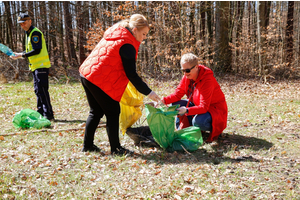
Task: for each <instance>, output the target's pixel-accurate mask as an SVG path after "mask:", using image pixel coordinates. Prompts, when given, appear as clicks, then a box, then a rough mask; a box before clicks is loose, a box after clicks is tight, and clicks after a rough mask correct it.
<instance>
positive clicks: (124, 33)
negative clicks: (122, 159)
mask: <svg viewBox="0 0 300 200" xmlns="http://www.w3.org/2000/svg"><path fill="white" fill-rule="evenodd" d="M148 32H149V25H148V22H147V20H146V18H145V17H144V16H143V15H140V14H134V15H132V16H131V17H130V19H128V20H123V21H121V22H119V23H117V24H115V25H113V26H112V27H110V28H109V29H108V30H107V31H106V32H105V33H104V36H103V38H102V39H101V41H100V42H99V43H98V44H97V46H96V47H95V49H94V50H93V51H92V52H91V54H90V55H89V56H88V58H87V59H86V60H85V61H84V62H83V63H82V65H81V66H80V69H79V72H80V75H81V83H82V85H83V88H84V90H85V92H86V96H87V100H88V103H89V106H90V113H89V116H88V119H87V122H86V128H85V135H84V142H83V148H82V151H83V152H86V151H95V152H99V151H101V150H100V149H99V148H98V147H97V146H96V145H95V144H94V135H95V131H96V129H97V126H98V124H99V122H100V119H101V118H102V117H103V116H104V115H105V116H106V131H107V134H108V139H109V142H110V148H111V154H116V155H125V154H132V153H133V152H131V151H129V150H128V149H125V148H123V147H122V146H121V145H120V141H119V115H120V104H119V102H120V100H121V97H122V95H123V93H124V91H125V89H126V86H127V84H128V82H129V81H130V82H131V83H132V84H133V85H134V86H135V87H136V89H137V90H138V91H139V92H140V93H142V94H144V95H148V97H149V98H150V99H152V100H153V101H157V102H159V101H160V98H159V96H158V95H157V94H156V93H155V92H153V91H152V90H151V89H150V88H149V87H148V86H147V84H146V83H145V82H144V81H143V80H142V79H141V78H140V77H139V76H138V74H137V72H136V58H137V55H138V50H139V46H140V44H141V42H142V41H143V40H144V39H146V37H147V34H148Z"/></svg>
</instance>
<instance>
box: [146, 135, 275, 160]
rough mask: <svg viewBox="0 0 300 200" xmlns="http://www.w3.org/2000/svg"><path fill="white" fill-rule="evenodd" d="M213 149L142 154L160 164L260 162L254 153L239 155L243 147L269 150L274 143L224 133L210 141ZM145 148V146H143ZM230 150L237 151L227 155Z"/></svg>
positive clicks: (160, 151) (161, 150)
mask: <svg viewBox="0 0 300 200" xmlns="http://www.w3.org/2000/svg"><path fill="white" fill-rule="evenodd" d="M207 137H208V134H207V135H206V134H203V139H204V141H205V139H206V138H207ZM210 146H211V148H212V151H211V150H210V151H208V150H206V149H205V148H204V146H202V147H200V148H199V149H198V150H197V151H194V152H172V153H168V152H166V151H165V150H163V149H160V150H159V151H156V152H152V153H149V154H141V156H142V157H143V158H144V159H147V160H153V161H154V162H157V163H158V164H164V163H172V164H178V163H183V162H188V163H208V164H215V165H217V164H220V163H222V162H232V163H236V162H260V160H259V159H257V158H255V157H254V156H252V155H247V156H239V151H240V150H241V149H251V150H253V151H259V150H268V149H270V148H271V147H272V146H273V143H271V142H268V141H266V140H264V139H260V138H256V137H248V136H243V135H236V134H234V135H233V134H227V133H223V134H222V136H220V137H219V139H218V140H217V141H216V142H213V143H210ZM141 148H143V147H141ZM229 151H234V152H236V155H235V156H233V157H228V156H225V155H224V154H226V153H227V152H229Z"/></svg>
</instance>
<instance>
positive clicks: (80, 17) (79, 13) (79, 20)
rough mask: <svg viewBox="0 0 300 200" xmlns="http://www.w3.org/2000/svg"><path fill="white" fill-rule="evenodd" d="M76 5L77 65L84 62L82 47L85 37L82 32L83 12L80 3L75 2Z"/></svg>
mask: <svg viewBox="0 0 300 200" xmlns="http://www.w3.org/2000/svg"><path fill="white" fill-rule="evenodd" d="M76 5H77V24H78V40H79V42H78V46H79V48H78V49H79V65H81V64H82V63H83V61H84V60H85V58H86V57H85V54H84V47H83V45H84V44H85V37H84V30H83V12H82V3H81V1H77V2H76Z"/></svg>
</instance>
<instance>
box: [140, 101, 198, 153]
mask: <svg viewBox="0 0 300 200" xmlns="http://www.w3.org/2000/svg"><path fill="white" fill-rule="evenodd" d="M178 107H179V105H174V106H170V107H163V108H154V107H152V106H151V105H147V104H146V115H147V122H148V125H149V128H150V131H151V133H152V135H153V138H154V139H155V141H156V142H157V143H158V144H159V145H160V146H161V147H162V148H164V149H166V150H167V151H184V149H185V150H187V151H195V150H197V149H198V148H199V147H200V146H201V145H202V144H203V139H202V134H201V130H200V128H199V127H195V126H190V127H188V128H184V129H181V130H178V131H175V116H176V115H177V114H178V111H177V110H176V109H177V108H178Z"/></svg>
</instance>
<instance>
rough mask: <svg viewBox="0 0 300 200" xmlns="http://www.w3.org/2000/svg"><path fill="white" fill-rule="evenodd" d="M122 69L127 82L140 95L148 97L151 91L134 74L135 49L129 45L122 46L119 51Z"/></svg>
mask: <svg viewBox="0 0 300 200" xmlns="http://www.w3.org/2000/svg"><path fill="white" fill-rule="evenodd" d="M119 54H120V56H121V59H122V63H123V67H124V70H125V73H126V76H127V77H128V79H129V81H130V82H131V83H132V84H133V85H134V87H135V88H136V89H137V90H138V91H139V92H140V93H142V94H144V95H148V94H149V93H150V92H151V91H152V90H151V89H150V88H149V87H148V85H147V84H146V83H145V82H144V81H143V80H142V79H141V77H139V75H138V74H137V73H136V60H135V54H136V51H135V48H134V46H132V45H131V44H124V45H123V46H122V47H121V48H120V51H119Z"/></svg>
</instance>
